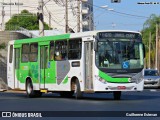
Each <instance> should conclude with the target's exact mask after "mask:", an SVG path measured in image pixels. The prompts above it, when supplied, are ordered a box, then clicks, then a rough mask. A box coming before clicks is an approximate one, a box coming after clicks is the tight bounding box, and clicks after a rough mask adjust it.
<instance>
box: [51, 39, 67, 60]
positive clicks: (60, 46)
mask: <svg viewBox="0 0 160 120" xmlns="http://www.w3.org/2000/svg"><path fill="white" fill-rule="evenodd" d="M54 52H55V60H66V59H67V40H63V41H56V42H55V51H54Z"/></svg>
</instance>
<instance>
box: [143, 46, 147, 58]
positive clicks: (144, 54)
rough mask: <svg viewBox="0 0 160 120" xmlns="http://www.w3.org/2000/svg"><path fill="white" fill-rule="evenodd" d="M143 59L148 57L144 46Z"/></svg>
mask: <svg viewBox="0 0 160 120" xmlns="http://www.w3.org/2000/svg"><path fill="white" fill-rule="evenodd" d="M143 57H144V58H145V57H146V49H145V45H144V44H143Z"/></svg>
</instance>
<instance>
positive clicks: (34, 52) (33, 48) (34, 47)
mask: <svg viewBox="0 0 160 120" xmlns="http://www.w3.org/2000/svg"><path fill="white" fill-rule="evenodd" d="M29 60H30V62H36V61H37V60H38V43H33V44H31V45H30V56H29Z"/></svg>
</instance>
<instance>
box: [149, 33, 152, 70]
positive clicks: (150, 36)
mask: <svg viewBox="0 0 160 120" xmlns="http://www.w3.org/2000/svg"><path fill="white" fill-rule="evenodd" d="M151 38H152V35H151V32H149V68H151Z"/></svg>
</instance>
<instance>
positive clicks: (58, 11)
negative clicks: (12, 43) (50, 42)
mask: <svg viewBox="0 0 160 120" xmlns="http://www.w3.org/2000/svg"><path fill="white" fill-rule="evenodd" d="M38 1H39V0H0V11H2V12H1V18H0V24H1V25H0V29H1V30H4V23H5V22H7V21H8V20H9V19H10V18H11V17H12V16H13V15H14V14H18V13H20V12H21V11H22V10H24V9H26V10H28V11H29V12H31V13H37V12H38V6H39V3H38ZM66 1H68V2H67V4H68V16H67V15H66V13H67V12H66ZM43 2H44V6H43V12H44V21H45V22H46V23H47V24H49V25H50V26H51V28H53V29H57V30H60V31H62V32H65V31H66V26H68V27H67V28H69V29H68V30H70V31H72V32H73V31H74V32H81V31H90V30H93V29H94V24H93V23H94V22H93V0H43ZM67 17H68V19H66V18H67Z"/></svg>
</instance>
